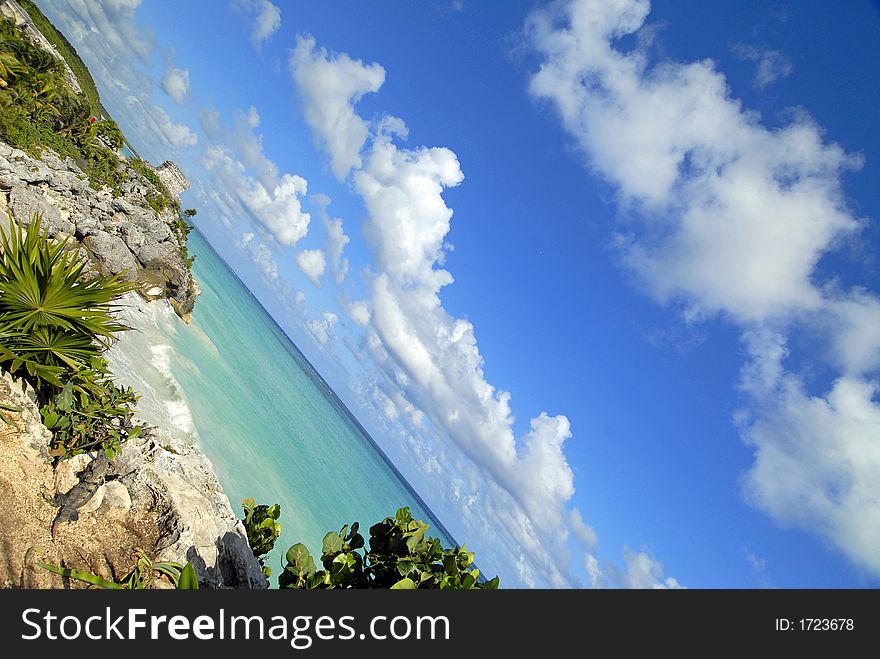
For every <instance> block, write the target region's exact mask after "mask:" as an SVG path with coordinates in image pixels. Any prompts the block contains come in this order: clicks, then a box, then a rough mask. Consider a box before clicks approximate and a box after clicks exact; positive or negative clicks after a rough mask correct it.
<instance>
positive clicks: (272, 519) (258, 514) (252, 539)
mask: <svg viewBox="0 0 880 659" xmlns="http://www.w3.org/2000/svg"><path fill="white" fill-rule="evenodd" d="M241 505H242V507H243V508H244V520H243V521H244V529H245V531H246V532H247V539H248V544H250V546H251V551H253V553H254V558H256V559H257V560H258V561H259V562H260V567H262V568H263V574H265V575H266V577H267V578H268V577H269V576H270V575H271V574H272V570H271V568H269V566H267V565H265V564H264V563H263V558H262V557H263V556H265V555H266V554H268V553H269V552H270V551H272V548H273V547H274V546H275V541H276V540H277V539H278V536H279V535H281V524H279V523H278V521H277V520H278V518H279V517H280V516H281V506H280V505H278V504H277V503H276V504H275V505H272V506H266V505H262V504H261V505H259V506H258V505H256V503H255V502H254V500H253V499H245V500H244V501H243V502H242V504H241Z"/></svg>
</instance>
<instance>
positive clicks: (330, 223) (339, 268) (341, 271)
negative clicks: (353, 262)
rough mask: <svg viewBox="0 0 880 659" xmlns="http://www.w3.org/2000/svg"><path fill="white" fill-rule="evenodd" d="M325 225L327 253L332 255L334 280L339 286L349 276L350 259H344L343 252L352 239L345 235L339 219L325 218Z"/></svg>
mask: <svg viewBox="0 0 880 659" xmlns="http://www.w3.org/2000/svg"><path fill="white" fill-rule="evenodd" d="M324 225H325V226H326V228H327V240H328V245H327V253H328V254H330V262H331V263H332V265H333V278H334V279H335V280H336V283H337V284H341V283H342V282H343V281H345V276H346V275H347V274H348V259H345V258H342V251H343V250H344V249H345V246H346V245H347V244H348V243H349V242H350V240H351V239H350V238H349V237H348V236H346V235H345V231H344V230H343V228H342V220H340V219H339V218H338V217H337V218H334V219H332V220H331V219H330V218H326V217H325V218H324Z"/></svg>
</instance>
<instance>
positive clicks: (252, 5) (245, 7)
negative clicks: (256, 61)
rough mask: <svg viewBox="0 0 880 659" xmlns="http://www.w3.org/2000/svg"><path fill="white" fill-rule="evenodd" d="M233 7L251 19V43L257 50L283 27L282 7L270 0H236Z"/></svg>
mask: <svg viewBox="0 0 880 659" xmlns="http://www.w3.org/2000/svg"><path fill="white" fill-rule="evenodd" d="M232 5H233V7H235V8H236V9H237V10H239V11H241V12H242V13H245V14H247V15H248V18H249V20H250V21H251V45H253V47H254V48H255V49H257V50H260V49H261V48H262V47H263V44H264V43H265V42H266V40H267V39H268V38H269V37H271V36H272V35H273V34H275V32H277V31H278V28H280V27H281V9H279V7H278V6H277V5H275V4H273V3H271V2H269V0H234V2H233V3H232Z"/></svg>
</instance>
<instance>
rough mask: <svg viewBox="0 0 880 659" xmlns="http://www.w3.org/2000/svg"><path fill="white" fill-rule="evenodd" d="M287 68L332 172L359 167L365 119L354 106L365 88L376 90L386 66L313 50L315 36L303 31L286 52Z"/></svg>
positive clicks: (342, 173) (338, 173)
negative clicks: (288, 55) (356, 112)
mask: <svg viewBox="0 0 880 659" xmlns="http://www.w3.org/2000/svg"><path fill="white" fill-rule="evenodd" d="M290 69H291V72H292V74H293V78H294V80H295V81H296V84H297V86H298V87H299V90H300V93H301V94H302V96H303V100H304V101H305V118H306V122H308V124H309V126H310V127H311V128H312V130H313V131H314V133H315V135H316V137H317V138H318V139H319V140H320V141H321V143H322V144H323V145H324V146H325V147H326V149H327V151H328V152H329V154H330V162H331V168H332V170H333V173H334V175H335V176H336V177H337V178H338V179H340V180H342V179H344V178H346V177H347V176H348V172H349V171H350V170H351V168H352V167H360V165H361V158H360V152H361V149H362V148H363V146H364V142H365V141H366V139H367V133H368V127H367V122H366V121H364V120H363V119H362V118H360V117H359V116H357V115H356V114H355V113H354V110H353V107H352V106H353V104H354V103H357V101H358V100H359V99H360V98H361V97H362V96H363V95H364V94H367V93H370V92H376V91H378V90H379V88H380V87H381V86H382V83H383V82H384V81H385V69H383V68H382V67H381V66H379V65H378V64H370V65H365V64H364V63H363V62H361V61H360V60H353V59H351V58H350V57H349V56H348V55H346V54H341V55H335V54H334V55H328V53H327V51H326V50H325V49H323V48H321V49H319V50H315V40H314V39H312V38H311V37H301V36H298V37H297V40H296V48H295V49H294V51H293V53H292V54H291V56H290Z"/></svg>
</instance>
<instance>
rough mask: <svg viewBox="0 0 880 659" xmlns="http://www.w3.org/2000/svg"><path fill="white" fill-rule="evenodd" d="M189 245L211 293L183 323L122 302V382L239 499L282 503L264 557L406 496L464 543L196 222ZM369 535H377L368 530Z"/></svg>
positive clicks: (435, 529) (118, 370) (315, 550)
mask: <svg viewBox="0 0 880 659" xmlns="http://www.w3.org/2000/svg"><path fill="white" fill-rule="evenodd" d="M189 249H190V251H191V252H192V253H194V254H196V255H197V257H198V258H197V259H196V261H195V265H194V268H193V271H194V274H195V276H196V278H197V279H198V282H199V286H200V288H201V289H202V294H201V295H200V296H199V298H198V300H197V302H196V307H195V312H194V313H193V321H192V323H191V324H190V325H186V324H184V323H183V322H182V321H181V320H180V319H179V318H178V317H177V316H176V315H175V314H174V313H173V311H172V310H171V309H170V307H169V306H168V305H167V304H160V303H151V304H138V305H133V306H131V307H129V308H127V309H125V310H124V311H123V318H124V320H125V321H126V322H127V323H128V324H129V325H130V326H132V327H134V328H135V330H134V331H130V332H125V333H124V334H123V335H122V338H121V339H120V340H119V342H118V343H117V344H116V345H115V346H114V348H113V349H112V350H111V351H110V362H111V368H112V370H113V372H114V374H115V377H116V378H117V380H119V381H120V382H123V383H125V384H130V385H131V386H133V387H135V389H137V390H138V391H139V392H140V393H141V396H142V397H141V400H140V402H139V403H138V414H139V415H140V416H141V417H142V418H144V419H145V420H146V421H149V422H151V423H153V424H155V425H157V426H160V427H163V428H167V429H169V430H172V431H173V432H175V433H176V434H177V435H179V436H180V437H183V438H185V439H187V440H188V441H190V442H192V443H195V444H197V445H199V447H200V448H201V449H202V450H203V451H204V453H205V454H206V455H207V456H208V457H209V458H210V459H211V461H212V462H213V464H214V469H215V471H216V472H217V476H218V477H219V479H220V482H221V483H222V485H223V488H224V490H225V491H226V494H227V495H228V496H229V499H230V502H231V503H232V506H233V509H234V510H236V511H238V512H240V511H241V502H242V500H243V499H244V498H245V497H252V498H254V499H255V500H256V501H257V503H267V504H272V503H280V504H281V519H280V522H281V524H282V534H281V538H280V540H279V542H278V543H276V549H275V551H273V552H272V554H271V556H270V558H269V560H268V561H267V565H269V566H270V567H271V568H272V572H273V576H272V579H271V580H270V583H271V584H272V585H276V584H277V582H276V581H275V577H277V575H278V574H279V573H280V571H281V568H280V562H281V560H282V557H283V552H284V550H286V548H287V547H289V546H291V545H292V544H294V543H296V542H304V543H305V544H306V545H307V546H308V547H309V549H310V550H311V551H312V554H313V555H315V558H316V560H317V559H318V558H319V556H320V552H321V539H322V538H323V536H324V534H325V533H326V532H327V531H329V530H331V529H332V530H338V529H339V528H340V527H341V526H342V525H343V524H350V523H351V522H354V521H358V522H360V523H361V526H362V527H363V532H365V533H366V534H368V532H369V526H370V525H372V524H373V523H375V522H377V521H379V520H380V519H382V518H383V517H386V516H389V515H393V514H394V512H395V511H396V510H397V509H398V508H400V507H403V506H409V507H410V508H411V509H412V511H413V514H414V515H415V516H416V517H418V518H421V519H423V520H425V522H427V523H428V524H430V526H431V531H430V532H429V533H430V534H431V535H434V536H436V537H439V538H441V539H442V540H443V542H444V545H446V546H451V545H454V544H455V541H454V539H453V538H451V537H450V536H449V534H448V533H447V532H446V531H445V529H443V527H442V525H441V524H440V522H439V521H438V520H437V519H436V518H435V517H434V515H433V514H432V513H431V511H430V510H429V509H428V508H427V507H426V506H425V505H424V503H423V502H422V501H421V500H420V499H419V497H418V495H417V494H416V493H415V492H414V491H413V490H412V488H411V487H410V486H409V485H408V484H407V483H406V482H405V480H404V479H403V477H402V476H401V475H400V474H399V473H397V471H396V470H395V469H394V467H393V465H391V464H390V463H389V462H388V461H387V459H386V458H385V457H384V455H383V454H382V452H381V451H380V450H379V449H378V447H377V446H376V445H375V444H374V442H373V440H372V439H371V438H370V437H369V435H368V434H367V433H366V431H365V430H364V429H363V428H362V427H361V426H360V424H359V423H358V422H357V421H356V419H355V418H354V417H353V416H352V415H351V414H350V413H349V411H348V410H347V409H346V408H345V406H344V405H343V404H342V402H341V401H340V400H339V399H338V398H337V397H336V395H335V394H334V393H333V392H332V390H331V389H330V387H329V386H328V385H327V384H326V383H325V382H324V381H323V380H322V379H321V377H320V375H318V373H316V372H315V371H314V369H313V368H312V366H311V365H310V364H309V363H308V361H307V360H306V359H305V357H304V356H303V355H302V354H301V353H300V352H299V350H298V349H297V347H296V346H295V345H294V344H293V343H292V342H291V341H290V340H289V339H288V338H287V336H286V335H285V334H284V332H283V331H282V330H281V329H280V328H279V327H278V326H277V325H276V324H275V322H274V321H273V320H272V318H271V317H270V316H269V315H268V314H267V313H266V311H265V310H264V309H263V308H262V306H260V304H259V303H258V302H257V301H256V299H255V298H254V297H253V296H252V295H251V293H250V291H248V290H247V288H246V287H245V286H244V285H243V284H242V283H241V282H240V281H239V280H238V278H237V277H236V276H235V275H234V274H233V273H232V272H231V271H230V270H229V268H228V267H227V266H226V264H225V263H224V262H223V261H222V259H220V257H219V256H217V254H215V253H214V251H213V250H212V249H211V248H210V246H209V245H208V244H207V242H206V241H205V240H204V238H202V237H201V236H200V235H199V234H198V232H197V231H193V232H192V233H191V234H190V242H189ZM366 537H368V535H367V536H366Z"/></svg>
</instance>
